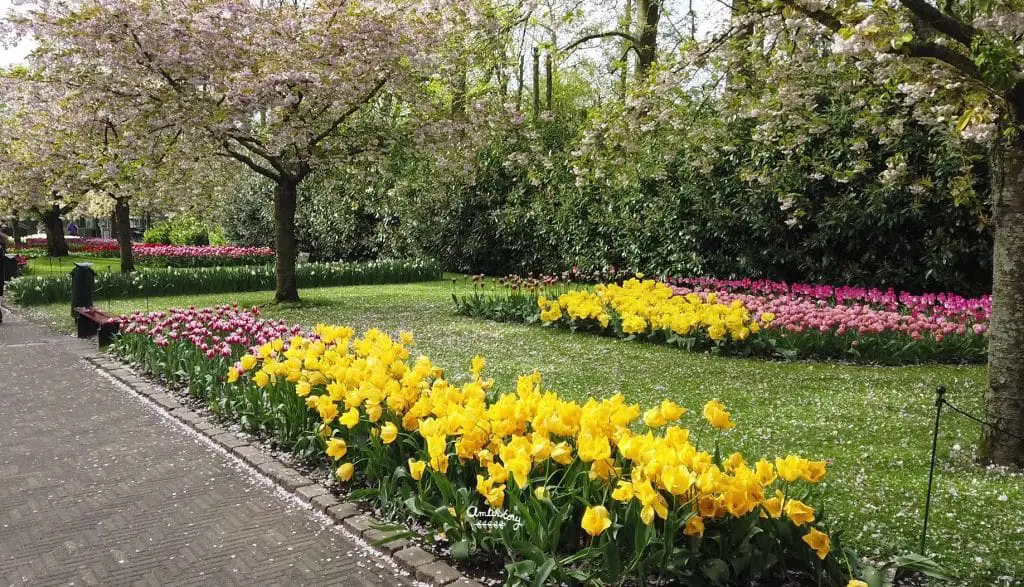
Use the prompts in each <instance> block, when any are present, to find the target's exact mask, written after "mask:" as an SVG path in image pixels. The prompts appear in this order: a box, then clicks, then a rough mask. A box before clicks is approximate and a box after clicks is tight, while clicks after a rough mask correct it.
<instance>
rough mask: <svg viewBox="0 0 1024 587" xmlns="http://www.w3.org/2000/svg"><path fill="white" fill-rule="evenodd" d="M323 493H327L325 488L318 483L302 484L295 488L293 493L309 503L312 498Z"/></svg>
mask: <svg viewBox="0 0 1024 587" xmlns="http://www.w3.org/2000/svg"><path fill="white" fill-rule="evenodd" d="M325 493H327V488H326V487H324V486H323V485H320V484H319V483H317V484H313V485H303V486H302V487H299V488H297V489H296V490H295V495H298V496H299V499H301V500H302V501H304V502H306V503H311V502H312V501H313V498H315V497H319V496H321V495H324V494H325Z"/></svg>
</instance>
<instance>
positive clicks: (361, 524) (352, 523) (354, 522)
mask: <svg viewBox="0 0 1024 587" xmlns="http://www.w3.org/2000/svg"><path fill="white" fill-rule="evenodd" d="M376 523H377V521H376V520H374V519H373V518H371V517H370V516H367V515H365V514H359V515H357V516H352V517H351V518H345V521H344V524H345V528H347V529H348V530H349V532H352V533H353V534H355V535H356V536H362V535H363V533H364V532H366V531H367V530H370V529H372V527H373V525H374V524H376Z"/></svg>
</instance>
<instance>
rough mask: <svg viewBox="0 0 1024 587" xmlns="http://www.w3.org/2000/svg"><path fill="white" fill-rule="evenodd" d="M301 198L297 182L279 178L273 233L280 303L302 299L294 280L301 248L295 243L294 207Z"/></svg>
mask: <svg viewBox="0 0 1024 587" xmlns="http://www.w3.org/2000/svg"><path fill="white" fill-rule="evenodd" d="M297 200H298V184H297V183H296V182H294V181H291V180H288V179H284V178H282V179H279V180H278V182H277V186H276V187H275V188H274V233H275V241H276V249H277V251H276V252H277V254H276V256H275V261H274V270H275V274H276V277H277V289H276V291H275V292H274V300H275V301H277V302H297V301H299V287H298V284H297V283H296V280H295V259H296V257H297V256H298V248H297V245H296V242H295V207H296V204H297Z"/></svg>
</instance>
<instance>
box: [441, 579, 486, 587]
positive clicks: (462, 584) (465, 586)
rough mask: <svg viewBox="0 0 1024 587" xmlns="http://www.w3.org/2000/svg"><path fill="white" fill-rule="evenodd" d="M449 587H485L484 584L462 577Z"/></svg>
mask: <svg viewBox="0 0 1024 587" xmlns="http://www.w3.org/2000/svg"><path fill="white" fill-rule="evenodd" d="M449 587H484V584H483V583H481V582H479V581H474V580H473V579H470V578H467V577H460V578H459V579H456V581H455V582H454V583H451V584H450V586H449Z"/></svg>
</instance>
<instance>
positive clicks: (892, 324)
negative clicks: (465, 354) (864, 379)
mask: <svg viewBox="0 0 1024 587" xmlns="http://www.w3.org/2000/svg"><path fill="white" fill-rule="evenodd" d="M489 281H491V280H486V279H483V278H481V277H479V276H478V277H475V278H474V284H475V285H476V286H477V288H476V289H475V290H474V293H473V294H472V295H471V296H462V297H459V296H456V299H455V302H456V307H457V311H458V313H460V314H464V315H469V316H474V317H478V318H487V319H492V320H499V321H514V322H526V323H544V321H543V320H541V319H540V317H541V316H540V309H539V307H538V305H537V301H538V298H539V297H541V296H543V297H544V298H546V299H557V298H558V297H559V296H560V295H563V294H565V293H566V292H569V291H571V290H573V289H578V288H585V287H588V286H586V285H581V284H578V282H567V281H564V280H561V279H559V278H557V277H552V276H547V277H545V276H540V277H528V278H521V277H514V276H510V277H505V278H501V279H498V280H493V282H491V283H488V282H489ZM660 281H662V282H663V283H665V284H667V285H668V286H670V287H671V288H672V290H673V294H674V295H679V296H683V295H686V294H691V293H694V294H697V295H698V296H700V297H701V298H702V299H704V300H708V299H709V296H713V298H712V299H713V300H714V301H717V302H719V303H723V304H730V303H733V302H739V303H741V304H742V305H743V307H744V308H745V309H746V310H747V311H748V312H749V313H750V316H751V318H753V319H756V320H759V321H760V323H762V324H764V325H765V326H764V327H763V328H762V329H761V330H760V331H759V332H757V333H755V334H753V335H752V336H750V337H749V338H747V339H745V340H742V341H730V342H728V343H727V344H722V345H719V346H717V347H716V348H715V349H713V350H714V352H718V353H722V354H733V355H741V356H743V355H746V356H767V357H773V358H784V359H829V360H845V361H852V362H864V363H879V364H906V363H924V362H941V363H976V362H982V361H984V360H985V359H986V356H987V349H988V328H989V319H990V317H991V314H992V301H991V297H990V296H987V295H983V296H979V297H964V296H961V295H957V294H954V293H922V294H913V293H908V292H897V291H895V290H892V289H887V290H879V289H869V288H862V287H848V286H830V285H814V284H800V283H794V284H791V283H785V282H780V281H769V280H750V279H744V280H722V279H711V278H683V277H668V278H662V279H660ZM766 315H767V316H768V317H769V319H768V320H763V319H762V318H763V317H764V316H766ZM581 327H582V325H581ZM590 330H593V328H590ZM611 330H612V329H611V328H609V329H608V332H607V333H605V334H608V333H610V332H611ZM663 334H664V333H651V335H650V336H647V337H646V338H649V339H650V340H651V341H654V342H661V341H664V340H665V339H669V338H673V337H671V336H663ZM638 338H644V337H638ZM682 346H685V345H682ZM687 348H688V347H687Z"/></svg>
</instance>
